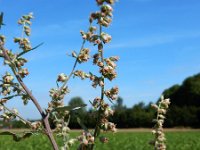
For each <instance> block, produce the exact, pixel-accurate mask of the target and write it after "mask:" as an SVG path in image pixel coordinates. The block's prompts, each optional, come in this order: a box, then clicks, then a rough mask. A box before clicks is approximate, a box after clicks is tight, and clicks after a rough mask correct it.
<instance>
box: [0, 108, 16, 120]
mask: <svg viewBox="0 0 200 150" xmlns="http://www.w3.org/2000/svg"><path fill="white" fill-rule="evenodd" d="M1 108H2V109H3V106H2V105H1ZM16 114H18V110H17V109H15V108H13V109H12V112H10V111H5V112H4V113H3V114H2V115H0V118H2V119H3V120H4V121H10V120H13V119H15V118H16Z"/></svg>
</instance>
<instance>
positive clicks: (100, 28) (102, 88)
mask: <svg viewBox="0 0 200 150" xmlns="http://www.w3.org/2000/svg"><path fill="white" fill-rule="evenodd" d="M101 33H102V25H99V37H100V36H101ZM100 44H101V45H102V47H101V49H99V50H98V51H99V52H100V56H101V62H102V63H103V66H104V56H103V44H102V41H101V43H100ZM101 78H102V81H103V86H102V87H101V101H102V102H103V101H104V100H103V99H104V87H105V80H104V76H103V74H102V75H101ZM101 112H102V108H101V106H100V107H99V110H98V116H97V122H96V127H95V130H94V141H95V140H96V137H97V136H98V134H97V133H98V130H99V123H100V121H101ZM91 149H92V150H93V149H94V144H92V147H91Z"/></svg>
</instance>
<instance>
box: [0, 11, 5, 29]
mask: <svg viewBox="0 0 200 150" xmlns="http://www.w3.org/2000/svg"><path fill="white" fill-rule="evenodd" d="M2 25H5V24H4V23H3V12H1V15H0V29H1V26H2Z"/></svg>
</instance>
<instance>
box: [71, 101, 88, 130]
mask: <svg viewBox="0 0 200 150" xmlns="http://www.w3.org/2000/svg"><path fill="white" fill-rule="evenodd" d="M68 105H69V106H72V107H78V106H82V105H84V101H83V99H82V98H81V97H73V98H72V99H71V100H70V101H69V103H68ZM86 113H87V111H86V108H85V107H83V108H80V109H78V110H74V111H72V113H71V119H70V124H69V126H70V127H71V128H80V126H79V124H78V123H77V117H79V118H80V119H81V120H82V121H83V122H84V123H86V120H85V117H86Z"/></svg>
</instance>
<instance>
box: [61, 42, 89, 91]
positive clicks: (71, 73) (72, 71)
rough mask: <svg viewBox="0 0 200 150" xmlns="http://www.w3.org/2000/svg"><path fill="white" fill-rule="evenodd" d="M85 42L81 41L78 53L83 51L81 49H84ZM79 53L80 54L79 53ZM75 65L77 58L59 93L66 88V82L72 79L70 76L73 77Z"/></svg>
mask: <svg viewBox="0 0 200 150" xmlns="http://www.w3.org/2000/svg"><path fill="white" fill-rule="evenodd" d="M85 42H86V40H83V43H82V45H81V48H80V51H81V50H82V49H83V47H84V45H85ZM79 53H80V52H79ZM77 63H78V58H76V60H75V62H74V65H73V68H72V70H71V72H70V74H69V76H68V78H67V80H66V81H65V82H64V83H63V85H62V87H61V88H60V91H62V89H63V88H64V87H65V86H66V84H67V82H68V81H69V79H70V78H71V77H72V75H73V73H74V70H75V68H76V66H77Z"/></svg>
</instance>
